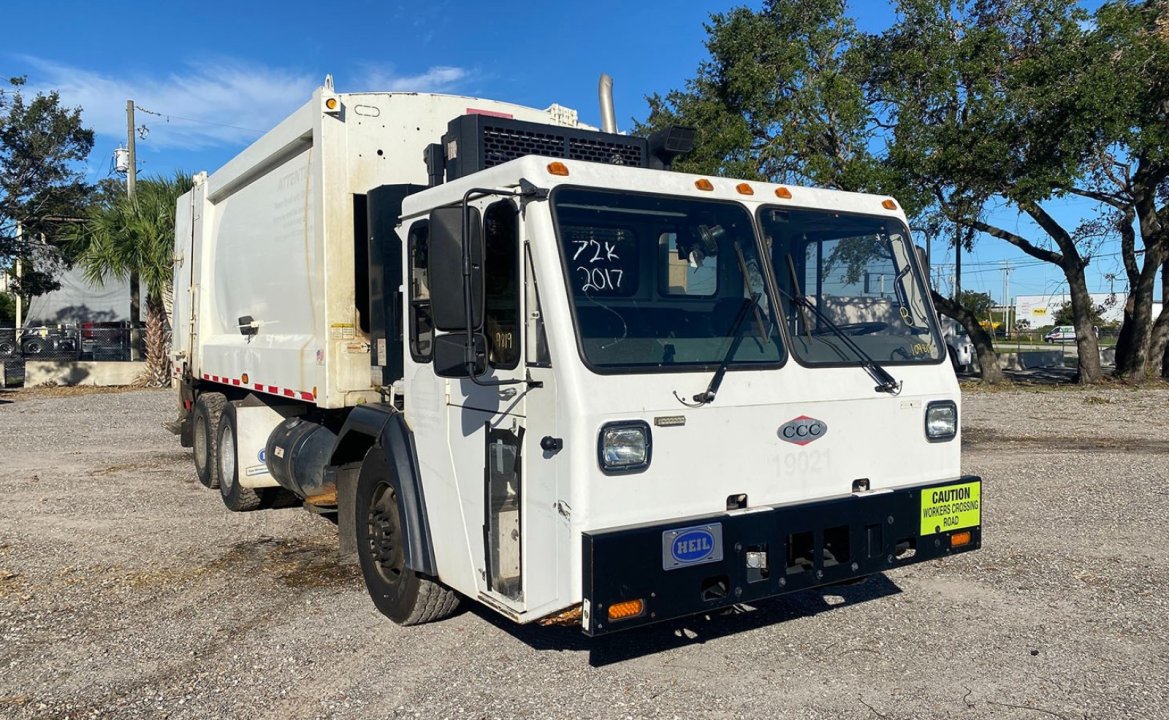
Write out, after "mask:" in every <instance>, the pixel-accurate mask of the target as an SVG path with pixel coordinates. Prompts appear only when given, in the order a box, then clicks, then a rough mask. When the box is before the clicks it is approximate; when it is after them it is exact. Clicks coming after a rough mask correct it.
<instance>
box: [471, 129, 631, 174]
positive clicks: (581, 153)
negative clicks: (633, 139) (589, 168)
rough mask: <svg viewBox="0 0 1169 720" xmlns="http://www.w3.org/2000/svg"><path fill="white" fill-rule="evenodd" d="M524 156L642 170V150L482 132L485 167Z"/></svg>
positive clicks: (527, 133)
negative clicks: (554, 158) (625, 166)
mask: <svg viewBox="0 0 1169 720" xmlns="http://www.w3.org/2000/svg"><path fill="white" fill-rule="evenodd" d="M525 155H547V156H549V157H562V158H565V159H568V160H585V161H587V162H596V163H605V164H608V165H629V166H631V167H641V166H642V165H643V164H644V161H643V160H642V151H641V148H640V147H637V146H634V145H629V144H628V143H622V142H613V141H610V140H599V139H594V138H579V137H566V136H564V135H561V134H559V133H555V132H536V131H533V130H527V129H523V128H501V127H485V128H483V166H484V167H492V166H494V165H501V164H503V163H505V162H507V161H508V160H515V159H516V158H520V157H523V156H525Z"/></svg>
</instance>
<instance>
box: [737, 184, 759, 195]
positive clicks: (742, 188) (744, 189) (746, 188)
mask: <svg viewBox="0 0 1169 720" xmlns="http://www.w3.org/2000/svg"><path fill="white" fill-rule="evenodd" d="M735 189H736V190H738V191H739V194H740V195H754V194H755V191H754V190H753V189H751V186H750V185H748V184H747V183H739V184H738V185H736V186H735Z"/></svg>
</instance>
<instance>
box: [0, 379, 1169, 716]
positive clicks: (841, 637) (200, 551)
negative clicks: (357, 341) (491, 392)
mask: <svg viewBox="0 0 1169 720" xmlns="http://www.w3.org/2000/svg"><path fill="white" fill-rule="evenodd" d="M170 403H171V397H170V395H169V393H160V392H151V391H137V392H127V393H109V394H79V395H74V394H65V395H64V396H60V397H58V396H56V395H55V394H54V393H45V392H40V391H24V392H19V393H7V394H0V497H2V498H3V502H4V510H5V512H4V513H3V514H2V515H0V668H2V669H3V672H2V673H0V717H4V718H20V719H24V718H93V717H109V718H249V719H254V720H260V719H265V718H272V719H274V720H275V719H279V720H285V719H288V718H324V717H328V718H334V717H335V718H378V717H403V718H406V717H420V718H430V717H450V718H455V717H468V718H471V717H474V718H514V717H531V718H561V717H603V718H625V717H663V718H669V717H682V718H690V717H712V718H742V717H758V718H774V717H781V718H833V719H837V718H953V717H961V718H1021V719H1030V718H1044V717H1047V718H1050V717H1056V718H1065V719H1071V718H1164V717H1166V715H1167V712H1169V711H1166V709H1165V708H1166V707H1169V684H1167V683H1166V682H1165V674H1166V669H1169V623H1166V622H1165V620H1166V618H1169V601H1167V600H1166V598H1169V543H1165V542H1163V541H1162V540H1161V538H1160V536H1159V531H1160V529H1161V528H1162V527H1163V524H1164V523H1163V520H1164V518H1165V517H1166V516H1169V492H1167V491H1166V489H1165V488H1166V483H1165V479H1166V478H1167V477H1169V441H1167V440H1166V439H1165V435H1164V428H1165V427H1169V391H1166V390H1164V389H1162V390H1155V391H1154V390H1149V391H1135V390H1130V389H1088V390H1081V389H1063V388H1060V389H1054V390H1048V391H1045V392H1037V391H1035V390H1034V389H1016V390H1010V391H999V392H981V391H974V392H971V393H969V394H968V395H967V397H966V399H965V404H964V417H963V427H964V444H965V450H966V454H965V459H964V463H963V465H964V467H963V469H964V470H965V471H967V472H972V473H977V474H981V475H982V476H983V477H984V478H985V489H984V498H985V501H986V505H985V508H986V509H985V515H984V525H985V547H984V548H983V549H982V550H980V551H979V552H976V553H970V554H967V555H963V556H959V557H955V558H951V559H948V560H945V561H942V562H938V563H930V564H922V565H916V566H911V567H907V568H902V569H898V570H895V571H892V572H889V573H888V574H886V575H881V576H877V577H875V578H872V579H870V580H869V581H868V582H867V583H865V584H863V585H858V586H851V587H840V588H831V589H829V590H827V591H823V592H813V593H804V594H801V595H796V596H792V597H789V598H784V599H779V600H774V601H770V602H766V603H762V604H760V605H759V606H757V607H754V608H746V607H744V608H741V609H740V610H739V611H738V612H735V613H732V614H726V615H719V616H714V617H697V618H692V619H689V620H686V621H682V622H676V623H670V624H663V625H658V626H654V627H651V628H647V629H644V630H638V631H631V632H629V633H625V634H618V635H615V636H612V637H609V638H602V639H600V640H599V641H590V640H589V639H587V638H585V637H583V636H582V635H580V633H579V631H578V630H576V629H571V628H538V627H523V628H521V627H515V626H512V625H510V624H508V623H507V622H505V621H503V620H501V619H499V618H497V617H495V616H494V615H492V614H491V613H490V612H488V611H485V610H480V609H476V608H472V609H470V610H468V611H465V612H463V613H461V614H458V615H456V616H455V617H453V618H451V619H449V620H446V621H443V622H440V623H436V624H433V625H428V626H422V627H417V628H401V627H397V626H395V625H393V624H392V623H390V622H388V621H386V620H385V619H384V618H382V617H381V616H380V615H378V614H377V612H376V611H375V610H374V609H373V606H372V604H371V603H370V602H369V600H368V598H367V597H366V594H365V590H364V588H363V587H362V584H361V581H360V578H359V576H358V574H357V573H356V572H355V570H354V569H353V568H351V567H349V566H346V565H342V564H340V563H339V562H338V560H337V557H336V553H335V550H334V548H335V542H336V538H335V529H334V527H333V526H332V525H330V524H329V523H327V522H325V521H323V520H321V519H319V518H316V517H313V516H310V515H309V514H308V513H305V512H303V511H302V510H300V509H298V508H285V509H278V510H267V511H261V512H256V513H250V514H232V513H229V512H227V511H226V510H225V509H224V508H223V506H222V504H221V502H220V500H219V498H218V495H217V494H216V493H214V492H212V491H208V490H206V489H204V488H203V487H201V486H200V485H198V483H196V482H194V472H193V469H192V467H191V464H190V459H189V452H188V451H184V450H182V449H181V448H179V446H178V443H177V441H176V439H175V438H174V437H173V436H171V435H169V434H168V433H166V431H165V430H163V429H162V427H161V426H162V423H163V422H164V421H165V420H167V419H169V417H170V412H171V410H170Z"/></svg>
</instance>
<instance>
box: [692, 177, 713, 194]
mask: <svg viewBox="0 0 1169 720" xmlns="http://www.w3.org/2000/svg"><path fill="white" fill-rule="evenodd" d="M694 187H696V188H698V189H699V190H705V191H706V192H710V191H711V190H714V183H712V182H711V181H709V180H707V179H706V178H699V179H697V180H695V181H694Z"/></svg>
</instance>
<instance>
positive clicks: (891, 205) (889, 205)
mask: <svg viewBox="0 0 1169 720" xmlns="http://www.w3.org/2000/svg"><path fill="white" fill-rule="evenodd" d="M881 207H883V208H885V209H886V210H896V209H897V203H896V202H895V201H894V200H893V198H885V199H884V200H882V201H881Z"/></svg>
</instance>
